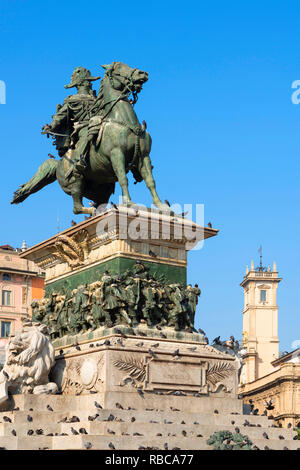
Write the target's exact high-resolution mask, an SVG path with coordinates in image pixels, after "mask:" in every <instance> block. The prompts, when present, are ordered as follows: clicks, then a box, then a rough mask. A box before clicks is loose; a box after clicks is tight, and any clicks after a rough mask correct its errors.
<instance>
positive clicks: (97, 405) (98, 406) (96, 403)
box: [94, 401, 103, 410]
mask: <svg viewBox="0 0 300 470" xmlns="http://www.w3.org/2000/svg"><path fill="white" fill-rule="evenodd" d="M94 405H95V407H96V408H99V410H102V409H103V408H102V406H101V405H100V404H99V403H98V402H96V401H94Z"/></svg>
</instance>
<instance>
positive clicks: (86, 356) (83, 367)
mask: <svg viewBox="0 0 300 470" xmlns="http://www.w3.org/2000/svg"><path fill="white" fill-rule="evenodd" d="M117 330H118V331H119V333H115V331H116V328H112V329H111V330H109V329H107V330H101V329H99V330H95V331H94V332H90V333H85V334H84V335H77V336H76V337H70V336H69V337H64V338H61V339H57V340H55V341H54V342H53V344H54V346H55V349H56V365H55V367H54V369H53V370H52V373H51V380H53V381H55V382H56V383H57V384H58V386H59V387H60V390H61V392H62V394H64V395H65V394H66V395H86V394H91V393H97V394H98V397H99V396H101V406H102V407H103V408H105V409H113V408H115V407H118V405H117V404H120V405H121V406H122V407H123V408H126V409H128V408H130V407H132V408H135V409H144V410H145V409H148V408H151V409H160V410H167V409H169V408H170V406H173V407H175V408H176V407H179V405H180V407H179V408H180V409H181V410H185V411H189V412H207V413H209V412H211V413H213V412H214V410H215V409H219V410H220V409H222V412H228V413H229V412H241V407H242V402H241V400H238V399H237V386H238V382H237V371H238V363H237V361H236V360H235V358H234V357H232V356H230V355H228V354H226V353H225V354H224V353H221V352H219V351H218V350H216V349H215V348H213V347H212V346H208V345H206V344H205V341H204V340H203V336H202V335H198V334H191V333H176V332H174V330H171V329H168V328H164V330H163V332H164V333H163V335H164V336H166V337H165V338H162V337H161V336H160V334H161V331H159V330H157V329H155V328H153V329H149V328H147V327H144V328H141V327H140V328H138V329H136V330H131V331H130V333H127V331H126V328H124V327H120V328H117ZM176 336H177V337H176Z"/></svg>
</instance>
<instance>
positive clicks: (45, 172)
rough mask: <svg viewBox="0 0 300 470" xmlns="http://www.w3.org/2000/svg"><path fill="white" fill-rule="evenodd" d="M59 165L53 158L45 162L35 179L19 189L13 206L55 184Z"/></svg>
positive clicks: (15, 194) (12, 202)
mask: <svg viewBox="0 0 300 470" xmlns="http://www.w3.org/2000/svg"><path fill="white" fill-rule="evenodd" d="M57 165H58V161H57V160H54V159H53V158H48V160H46V161H44V163H42V164H41V166H40V167H39V168H38V171H37V172H36V174H35V175H34V176H33V178H31V180H29V181H28V182H27V183H24V184H22V186H20V187H19V188H18V189H17V191H16V192H15V193H14V197H13V200H12V201H11V204H19V203H20V202H23V201H24V200H25V199H26V198H27V197H28V196H30V194H33V193H36V192H37V191H39V190H40V189H42V188H43V187H44V186H47V184H50V183H53V182H54V181H55V180H56V169H57Z"/></svg>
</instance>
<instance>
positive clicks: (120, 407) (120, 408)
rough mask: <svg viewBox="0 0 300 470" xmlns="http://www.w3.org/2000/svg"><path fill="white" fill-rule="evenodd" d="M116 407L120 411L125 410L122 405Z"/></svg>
mask: <svg viewBox="0 0 300 470" xmlns="http://www.w3.org/2000/svg"><path fill="white" fill-rule="evenodd" d="M116 407H117V408H119V410H124V408H123V406H122V405H121V404H120V403H116Z"/></svg>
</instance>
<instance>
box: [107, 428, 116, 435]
mask: <svg viewBox="0 0 300 470" xmlns="http://www.w3.org/2000/svg"><path fill="white" fill-rule="evenodd" d="M107 432H108V434H116V433H115V431H112V430H111V429H107Z"/></svg>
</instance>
